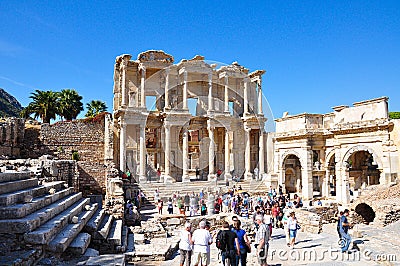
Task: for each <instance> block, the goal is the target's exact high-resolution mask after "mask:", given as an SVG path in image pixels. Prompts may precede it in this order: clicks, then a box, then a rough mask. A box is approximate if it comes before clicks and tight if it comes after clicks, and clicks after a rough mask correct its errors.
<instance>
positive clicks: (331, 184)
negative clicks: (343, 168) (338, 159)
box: [327, 154, 336, 196]
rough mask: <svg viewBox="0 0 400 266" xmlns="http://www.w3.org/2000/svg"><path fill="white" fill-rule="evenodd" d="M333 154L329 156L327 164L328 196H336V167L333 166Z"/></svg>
mask: <svg viewBox="0 0 400 266" xmlns="http://www.w3.org/2000/svg"><path fill="white" fill-rule="evenodd" d="M335 165H336V163H335V154H334V155H332V156H331V158H330V159H329V164H328V171H329V175H328V176H327V180H328V194H329V196H336V167H335Z"/></svg>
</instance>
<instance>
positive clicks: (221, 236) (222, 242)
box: [215, 230, 226, 251]
mask: <svg viewBox="0 0 400 266" xmlns="http://www.w3.org/2000/svg"><path fill="white" fill-rule="evenodd" d="M215 245H216V246H217V248H218V249H220V250H222V251H224V250H225V249H226V237H225V230H220V231H219V232H218V234H217V238H216V240H215Z"/></svg>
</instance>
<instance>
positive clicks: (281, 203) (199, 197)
mask: <svg viewBox="0 0 400 266" xmlns="http://www.w3.org/2000/svg"><path fill="white" fill-rule="evenodd" d="M156 193H157V192H156ZM159 200H160V199H157V202H158V201H159ZM175 203H176V205H175ZM206 203H207V199H206V197H205V194H204V192H203V191H200V193H198V194H196V193H191V194H190V195H189V194H185V195H184V196H180V195H179V194H178V193H177V194H174V195H173V196H172V197H171V198H169V200H168V206H169V207H170V206H172V207H171V208H172V210H171V212H172V211H173V208H174V206H176V208H178V209H179V210H180V211H181V212H183V213H187V212H188V213H189V215H190V216H193V215H198V214H200V215H204V214H205V213H204V212H203V210H204V207H205V208H207V206H206V205H207V204H206ZM219 206H221V207H220V208H218V207H219ZM301 206H302V201H301V198H300V197H298V196H297V195H295V196H294V198H293V199H290V198H289V196H288V195H283V193H282V191H281V189H280V188H279V190H278V193H276V191H275V190H274V189H272V188H270V190H269V191H268V193H266V194H265V195H260V196H250V195H249V194H248V193H244V192H243V191H242V190H241V188H240V187H238V188H234V189H232V190H230V191H229V192H228V193H225V194H223V195H219V194H218V193H216V194H215V202H214V213H218V212H225V213H231V215H233V218H232V224H228V222H224V223H223V225H222V228H220V229H219V230H217V231H219V232H218V233H216V234H214V235H213V233H212V232H210V231H209V229H210V225H209V224H208V223H207V221H206V220H203V221H202V222H200V223H199V228H197V229H196V230H193V228H192V225H191V224H190V223H189V222H187V223H186V224H185V228H184V230H183V231H182V234H181V241H180V245H179V248H180V256H181V261H180V265H182V266H183V265H185V262H186V265H209V264H210V245H211V244H212V243H215V245H216V247H217V248H218V249H219V251H220V255H221V256H220V258H221V260H222V263H223V265H229V266H231V265H235V266H237V265H239V264H240V265H242V266H246V265H247V255H248V253H249V252H251V249H252V247H251V245H250V240H249V237H248V233H249V232H246V231H245V230H244V229H243V228H241V220H242V221H249V219H251V220H252V221H251V220H250V221H251V222H250V223H251V224H253V227H254V228H255V231H256V234H255V245H254V247H253V248H254V249H255V252H254V253H252V254H256V255H257V260H258V263H259V265H262V266H263V265H267V254H268V247H269V241H270V240H271V236H272V230H273V228H282V229H284V231H285V234H286V243H287V246H288V248H293V247H294V245H295V242H296V235H297V232H298V230H299V229H300V225H299V224H298V223H297V218H296V215H295V212H294V209H295V208H298V207H301ZM168 209H170V208H168ZM199 210H200V213H198V211H199ZM205 211H207V209H205ZM240 217H242V218H240ZM192 262H193V263H192Z"/></svg>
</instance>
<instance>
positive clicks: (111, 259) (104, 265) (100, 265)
mask: <svg viewBox="0 0 400 266" xmlns="http://www.w3.org/2000/svg"><path fill="white" fill-rule="evenodd" d="M85 265H86V266H113V265H118V266H125V265H126V262H125V255H124V254H107V255H100V256H97V257H90V258H89V259H88V260H87V261H86V262H85Z"/></svg>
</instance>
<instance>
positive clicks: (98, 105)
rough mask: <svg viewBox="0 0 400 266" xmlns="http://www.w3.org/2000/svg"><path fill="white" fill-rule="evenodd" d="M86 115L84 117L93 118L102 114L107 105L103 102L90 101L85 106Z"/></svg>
mask: <svg viewBox="0 0 400 266" xmlns="http://www.w3.org/2000/svg"><path fill="white" fill-rule="evenodd" d="M86 109H87V113H86V114H85V116H86V117H94V116H96V115H98V114H100V113H102V112H105V111H107V105H106V103H105V102H102V101H99V100H92V101H91V102H90V103H87V104H86Z"/></svg>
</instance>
